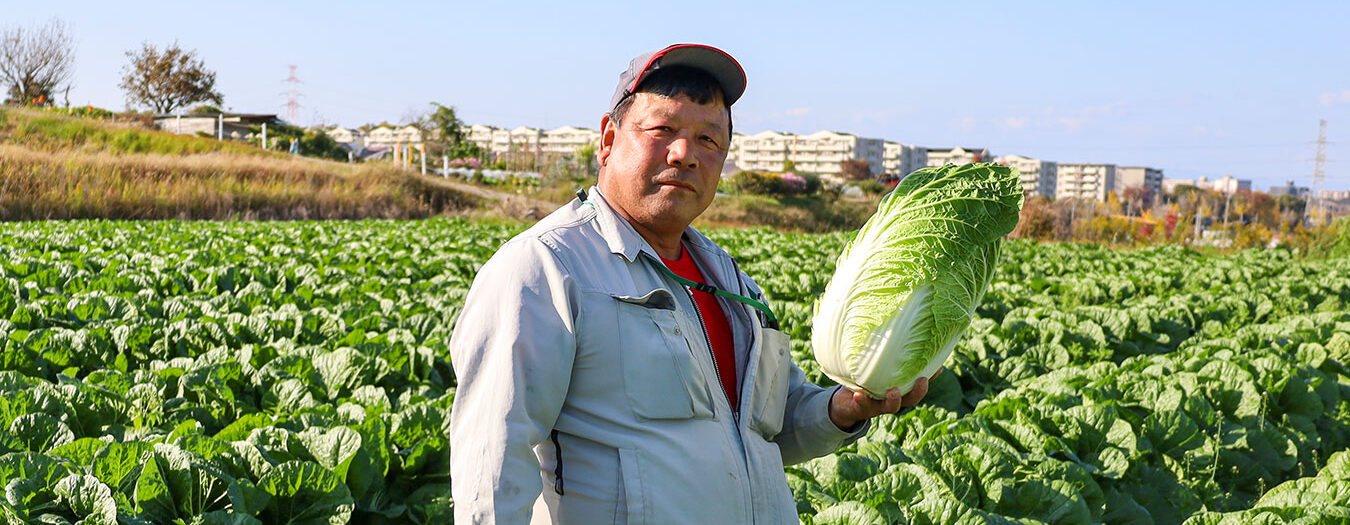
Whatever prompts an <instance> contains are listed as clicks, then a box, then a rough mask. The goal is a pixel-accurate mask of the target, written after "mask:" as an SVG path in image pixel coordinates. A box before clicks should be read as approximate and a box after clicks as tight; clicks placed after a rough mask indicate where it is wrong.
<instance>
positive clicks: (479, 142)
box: [464, 124, 497, 151]
mask: <svg viewBox="0 0 1350 525" xmlns="http://www.w3.org/2000/svg"><path fill="white" fill-rule="evenodd" d="M465 131H466V133H465V134H464V136H465V138H466V139H467V140H468V141H469V142H472V143H473V145H475V146H478V149H480V150H483V151H492V134H493V133H496V131H497V128H494V127H492V126H485V125H482V124H474V125H472V126H469V128H468V129H467V130H465Z"/></svg>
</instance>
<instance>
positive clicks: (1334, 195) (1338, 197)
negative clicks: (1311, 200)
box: [1317, 190, 1350, 201]
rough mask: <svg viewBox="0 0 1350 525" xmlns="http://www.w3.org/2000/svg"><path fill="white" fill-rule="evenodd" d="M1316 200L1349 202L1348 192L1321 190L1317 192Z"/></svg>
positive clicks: (1349, 192) (1349, 191)
mask: <svg viewBox="0 0 1350 525" xmlns="http://www.w3.org/2000/svg"><path fill="white" fill-rule="evenodd" d="M1317 198H1319V199H1324V200H1329V201H1343V200H1350V190H1322V191H1320V192H1318V194H1317Z"/></svg>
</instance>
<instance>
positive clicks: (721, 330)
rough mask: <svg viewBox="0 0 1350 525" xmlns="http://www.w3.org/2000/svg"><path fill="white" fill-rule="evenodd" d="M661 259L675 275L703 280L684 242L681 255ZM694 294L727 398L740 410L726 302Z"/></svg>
mask: <svg viewBox="0 0 1350 525" xmlns="http://www.w3.org/2000/svg"><path fill="white" fill-rule="evenodd" d="M661 262H663V263H666V267H667V268H670V271H672V272H675V275H678V276H680V277H683V278H685V279H689V280H691V281H694V282H697V283H702V282H704V281H703V272H700V271H699V270H698V265H696V264H694V258H693V257H690V256H689V250H686V249H685V248H684V244H680V259H679V260H677V261H672V260H670V259H667V258H665V257H662V258H661ZM691 291H692V292H693V294H694V304H696V305H697V306H698V312H699V317H702V318H703V331H704V332H705V333H707V334H708V342H709V343H710V344H711V345H712V352H713V359H714V360H715V361H716V362H717V374H718V375H719V376H721V377H720V379H721V380H722V391H724V392H726V394H727V400H728V401H731V409H732V410H736V409H737V407H738V406H739V404H738V403H737V395H736V394H737V392H739V390H737V388H736V379H737V375H736V346H735V342H734V341H733V340H732V337H731V324H730V323H728V322H727V316H726V313H725V312H723V311H722V306H721V305H720V304H718V302H717V297H716V296H714V295H713V294H710V293H708V292H702V291H699V290H691Z"/></svg>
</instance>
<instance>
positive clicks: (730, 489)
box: [450, 188, 867, 525]
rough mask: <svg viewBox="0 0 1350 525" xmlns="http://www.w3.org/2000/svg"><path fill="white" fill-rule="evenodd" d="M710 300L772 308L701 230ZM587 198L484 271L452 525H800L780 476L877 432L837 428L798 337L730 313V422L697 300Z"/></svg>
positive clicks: (463, 369) (463, 330) (457, 403)
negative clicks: (734, 399) (798, 350)
mask: <svg viewBox="0 0 1350 525" xmlns="http://www.w3.org/2000/svg"><path fill="white" fill-rule="evenodd" d="M684 242H685V246H686V247H687V249H688V251H689V253H690V255H692V256H693V257H694V259H695V261H696V262H697V264H698V266H699V268H700V270H701V271H702V273H703V275H704V277H705V278H706V279H707V281H708V284H711V285H713V286H716V287H718V288H721V289H724V290H728V291H731V292H733V293H737V294H739V295H743V296H748V297H754V298H761V299H762V294H761V292H760V290H759V288H758V287H757V286H756V285H755V283H754V281H752V280H751V279H750V278H749V277H748V276H746V275H745V274H744V273H741V272H740V271H739V270H738V269H737V268H736V265H735V263H733V262H732V259H731V257H730V256H729V255H727V253H726V252H725V251H723V250H722V249H721V248H720V247H718V246H717V245H716V244H714V243H713V242H712V241H710V240H708V239H707V238H706V237H704V236H703V235H701V234H699V233H698V232H697V231H695V230H694V229H693V228H689V229H688V230H686V232H685V236H684ZM660 264H662V263H661V262H660V259H659V258H658V257H657V255H656V252H655V251H654V250H653V249H652V248H651V247H650V245H648V244H647V242H646V241H645V240H644V239H643V238H642V237H641V236H640V235H638V233H637V232H636V231H635V230H634V229H633V228H632V226H630V225H629V224H628V222H627V221H626V220H624V219H623V217H621V216H619V215H618V214H617V213H615V212H614V210H613V209H612V208H610V207H609V205H608V204H606V203H605V200H604V198H603V196H601V195H600V193H599V192H598V191H597V190H596V189H595V188H592V189H591V192H590V198H589V199H588V200H586V201H582V200H580V199H577V200H573V201H572V202H571V203H569V204H567V205H565V206H563V207H562V208H560V209H559V210H558V211H555V212H554V213H552V214H550V215H549V216H548V217H545V218H544V219H543V220H542V221H540V222H539V223H538V224H536V225H534V226H533V227H531V228H530V229H529V230H527V231H525V232H523V233H521V234H520V235H518V236H516V237H515V238H513V239H511V240H510V241H508V242H507V243H506V244H505V245H503V246H502V247H501V249H499V250H498V251H497V253H496V254H494V255H493V256H492V258H491V259H490V260H488V262H487V263H486V264H485V265H484V266H483V267H482V269H481V270H480V271H479V273H478V275H477V276H476V278H475V279H474V282H473V285H472V287H471V288H470V290H469V294H468V297H467V299H466V301H465V304H464V310H463V311H462V313H461V315H460V317H459V320H458V321H457V323H456V325H455V329H454V335H453V336H452V337H451V341H450V352H451V359H452V362H453V366H454V369H455V375H456V377H457V378H458V381H459V386H458V389H457V391H456V394H455V400H454V404H453V408H452V410H451V417H450V419H451V437H450V442H451V443H450V451H451V452H450V456H451V479H452V485H453V497H454V502H455V521H456V523H464V524H468V523H497V524H522V525H523V524H526V523H565V524H572V523H575V524H585V525H594V524H609V523H616V524H621V523H622V524H643V523H661V524H665V523H746V524H750V523H754V524H779V523H797V522H798V520H797V512H796V506H795V505H794V503H793V499H792V493H791V491H790V490H789V489H788V485H787V480H786V477H785V476H784V474H783V465H785V464H793V463H798V462H801V461H805V460H807V459H810V458H813V457H817V456H821V455H825V454H828V453H830V452H832V451H834V450H835V449H837V448H838V447H840V446H841V445H844V444H846V443H848V442H850V441H852V440H853V439H856V438H857V437H858V436H860V435H862V433H864V432H865V431H866V426H867V425H861V426H862V428H860V429H858V430H857V431H855V432H852V433H848V432H843V431H841V430H840V429H839V428H838V427H836V426H835V425H834V424H833V423H832V422H831V421H830V418H829V414H828V407H829V399H830V396H831V395H832V394H833V390H832V389H825V388H822V387H820V386H817V385H814V384H811V383H808V382H807V381H806V378H805V375H804V374H803V373H802V371H801V369H800V368H798V367H797V365H796V364H794V363H793V362H792V360H791V358H790V356H789V354H788V340H787V336H786V335H784V334H783V333H782V332H779V331H777V330H772V329H769V328H766V327H764V326H763V324H764V323H763V322H762V317H761V316H760V314H759V312H758V310H755V309H753V308H751V307H749V306H746V305H744V304H742V303H740V302H737V301H729V300H726V299H719V301H720V302H721V305H722V308H723V310H724V312H725V313H726V316H727V321H728V322H729V323H730V325H731V328H732V336H733V339H734V340H735V347H736V369H737V375H738V376H739V377H740V378H741V381H740V383H739V385H740V396H739V397H740V407H739V410H738V411H736V412H733V411H732V409H731V406H730V404H729V401H728V400H727V396H726V394H725V393H723V390H722V387H721V385H720V383H719V382H718V381H719V379H718V377H719V376H718V374H717V371H716V364H715V362H714V360H713V357H712V352H711V350H710V349H709V344H708V342H707V341H708V339H707V336H706V335H705V333H704V329H703V324H702V321H701V318H700V317H699V313H698V311H697V310H696V309H695V308H694V302H693V299H692V295H691V293H690V291H689V289H688V288H686V287H684V286H682V285H680V284H678V283H677V282H675V281H674V280H671V279H669V278H668V277H666V276H664V275H663V274H662V273H659V272H658V271H657V269H656V266H657V265H660Z"/></svg>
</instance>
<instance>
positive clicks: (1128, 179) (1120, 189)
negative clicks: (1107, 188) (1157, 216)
mask: <svg viewBox="0 0 1350 525" xmlns="http://www.w3.org/2000/svg"><path fill="white" fill-rule="evenodd" d="M1162 182H1163V172H1162V170H1160V169H1156V168H1147V167H1143V166H1120V167H1118V168H1116V193H1117V194H1119V195H1121V196H1124V195H1125V190H1127V189H1130V188H1143V190H1144V192H1145V193H1146V194H1147V195H1148V198H1152V197H1153V196H1156V195H1161V194H1162Z"/></svg>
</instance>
